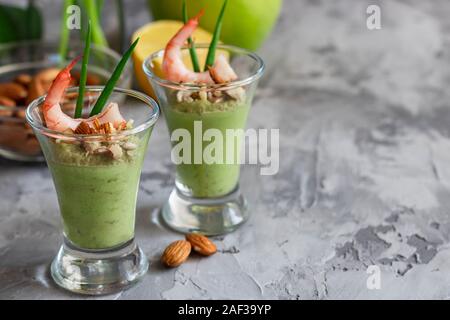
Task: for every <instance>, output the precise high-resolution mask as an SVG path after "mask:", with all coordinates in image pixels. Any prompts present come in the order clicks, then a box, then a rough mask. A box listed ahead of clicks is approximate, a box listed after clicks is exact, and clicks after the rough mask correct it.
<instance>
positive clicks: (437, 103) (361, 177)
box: [0, 0, 450, 299]
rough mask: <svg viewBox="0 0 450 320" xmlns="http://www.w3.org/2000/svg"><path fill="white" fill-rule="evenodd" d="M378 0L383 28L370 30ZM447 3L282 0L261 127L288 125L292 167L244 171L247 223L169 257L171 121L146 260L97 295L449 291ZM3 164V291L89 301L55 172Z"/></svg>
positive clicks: (155, 157) (142, 234)
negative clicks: (133, 277) (139, 275)
mask: <svg viewBox="0 0 450 320" xmlns="http://www.w3.org/2000/svg"><path fill="white" fill-rule="evenodd" d="M47 2H50V1H47ZM133 3H135V2H134V1H133ZM136 3H137V4H135V6H138V5H142V1H139V2H136ZM139 3H140V4H139ZM369 4H380V6H381V9H382V29H381V30H379V31H369V30H367V28H366V14H365V10H366V8H367V6H368V5H369ZM130 6H133V5H132V4H130ZM133 11H139V10H129V12H130V14H132V12H133ZM449 14H450V2H448V1H446V0H435V1H429V2H425V1H420V0H392V1H375V0H373V1H366V0H363V1H360V0H353V1H351V0H342V1H331V0H327V1H325V0H322V1H313V0H302V1H301V0H286V1H285V5H284V8H283V13H282V16H281V19H280V21H279V24H278V26H277V28H276V30H275V32H274V33H273V35H272V37H271V38H270V40H269V41H268V42H267V43H266V45H265V46H264V48H262V49H261V51H260V53H261V55H262V56H263V57H264V59H265V60H266V62H267V65H268V72H267V73H266V75H265V77H264V79H263V81H262V83H261V87H260V88H259V91H258V95H257V98H256V100H255V104H254V109H253V110H252V114H251V117H250V122H249V126H250V127H253V128H259V127H265V128H280V134H281V137H280V138H281V146H280V148H281V149H280V154H281V168H280V172H279V174H278V175H275V176H260V175H259V170H258V168H257V167H252V166H245V167H244V168H243V174H242V187H243V189H244V190H245V192H246V194H247V196H248V198H249V200H250V203H251V205H252V216H251V219H250V221H249V222H248V223H247V224H246V225H245V226H243V227H242V228H241V229H240V230H238V231H237V232H235V233H233V234H230V235H227V236H225V237H220V238H216V242H217V244H218V247H219V249H220V252H219V253H218V254H216V255H215V256H213V257H210V258H208V259H200V258H194V259H191V260H189V261H188V262H187V263H186V264H184V265H182V266H181V267H179V268H178V269H172V270H166V269H164V268H162V267H161V266H160V264H159V262H158V259H159V256H160V254H161V251H162V250H163V248H164V246H165V245H167V244H168V243H169V242H171V241H172V240H175V239H178V238H180V235H178V234H176V233H173V232H171V231H169V230H167V229H165V228H164V227H162V226H161V225H160V224H159V223H158V219H157V208H159V207H160V206H161V205H162V204H163V202H164V201H165V200H166V198H167V196H168V195H169V192H170V190H171V188H172V186H173V167H172V165H171V164H170V159H169V144H168V134H167V130H166V128H165V124H164V123H163V122H162V121H160V122H159V123H158V125H157V128H156V130H155V131H154V134H153V136H152V139H151V142H150V150H149V153H148V156H147V160H146V165H145V167H144V172H143V175H142V183H141V187H140V194H139V201H138V206H139V208H138V213H137V216H138V218H137V219H138V221H137V226H136V228H137V241H138V242H139V244H140V245H141V246H142V248H143V250H144V251H145V253H146V254H147V255H148V257H149V258H150V262H151V267H150V270H149V272H148V275H147V276H146V277H145V279H144V281H142V282H141V283H140V284H138V285H137V286H136V287H134V288H132V289H130V290H128V291H125V292H122V293H119V294H117V295H112V296H106V297H102V298H100V299H196V298H199V299H217V298H225V299H229V298H235V299H241V298H244V299H261V298H262V299H266V298H274V299H352V298H367V299H398V298H404V299H425V298H426V299H428V298H437V299H447V298H450V272H449V271H450V250H449V249H450V246H449V244H450V215H449V207H450V129H449V124H450V90H449V87H450V63H449V62H450V47H449V44H450V23H449V20H448V16H449ZM139 16H140V18H139V19H142V21H145V19H148V17H144V16H143V15H142V14H139ZM134 23H136V22H134ZM0 164H1V168H0V204H1V205H0V299H26V298H29V299H85V297H80V296H76V295H72V294H68V293H66V292H64V291H62V290H60V289H58V288H56V286H55V285H54V284H53V282H52V281H51V279H50V278H49V276H48V267H49V263H50V261H51V260H52V258H53V257H54V255H55V253H56V251H57V249H58V247H59V245H60V242H61V231H60V230H61V223H60V219H59V216H58V207H57V202H56V195H55V192H54V188H53V185H52V181H51V179H50V175H49V173H48V171H47V169H46V168H45V167H44V166H39V165H38V166H34V165H20V164H16V163H11V162H8V161H1V162H0ZM370 265H377V266H379V267H380V269H381V288H380V289H379V290H369V289H368V288H367V285H366V281H367V278H368V276H369V275H368V274H367V273H366V270H367V267H368V266H370Z"/></svg>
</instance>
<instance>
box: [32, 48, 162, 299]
mask: <svg viewBox="0 0 450 320" xmlns="http://www.w3.org/2000/svg"><path fill="white" fill-rule="evenodd" d="M136 43H137V42H136ZM136 43H134V44H133V45H132V46H131V47H130V49H129V50H128V51H127V52H126V53H125V54H124V56H123V58H122V60H121V61H120V62H119V64H118V66H117V67H116V69H115V70H114V72H113V73H112V75H111V78H110V80H109V81H108V82H107V84H106V85H105V86H104V87H86V86H85V84H84V81H83V77H85V76H86V73H87V72H86V67H87V62H88V57H89V52H88V51H89V50H85V53H84V56H83V65H82V70H81V80H80V88H68V86H69V85H70V82H71V69H72V68H73V67H74V66H75V65H76V64H77V63H78V61H79V60H80V58H76V59H74V60H73V61H72V62H71V63H70V64H69V65H68V66H67V67H66V68H64V69H63V70H62V71H61V72H60V73H59V74H58V76H57V77H56V79H55V81H54V82H53V84H52V86H51V88H50V90H49V91H48V94H47V95H46V96H43V97H40V98H38V99H36V100H35V101H33V102H32V103H31V104H30V106H29V107H28V109H27V121H28V123H29V124H30V125H31V127H32V128H33V131H34V132H35V134H36V136H37V138H38V140H39V143H40V145H41V148H42V150H43V153H44V155H45V158H46V161H47V165H48V167H49V170H50V172H51V174H52V178H53V182H54V185H55V189H56V193H57V198H58V203H59V210H60V213H61V217H62V222H63V223H62V224H63V228H64V244H63V245H62V247H61V248H60V250H59V252H58V255H57V256H56V258H55V259H54V261H53V263H52V265H51V275H52V277H53V279H54V280H55V282H56V283H57V284H58V285H59V286H61V287H63V288H65V289H67V290H70V291H73V292H77V293H82V294H107V293H113V292H118V291H121V290H123V289H125V288H127V287H129V286H131V285H133V284H135V283H136V282H137V281H139V280H140V279H141V278H142V277H143V276H144V275H145V274H146V272H147V270H148V260H147V258H146V256H145V254H144V253H143V252H142V250H141V249H140V248H139V247H138V246H137V244H136V242H135V240H134V234H135V217H136V202H137V195H138V189H139V180H140V175H141V169H142V165H143V162H144V158H145V155H146V153H147V146H148V142H149V139H150V135H151V132H152V129H153V126H154V124H155V122H156V120H157V118H158V115H159V107H158V105H157V103H156V102H155V101H154V100H153V99H151V98H150V97H148V96H146V95H144V94H142V93H140V92H137V91H133V90H128V89H121V88H116V87H115V83H116V82H117V80H118V79H119V78H120V74H121V72H122V70H123V67H124V65H125V63H126V61H127V60H128V58H129V56H130V54H131V52H132V50H133V48H134V46H135V44H136Z"/></svg>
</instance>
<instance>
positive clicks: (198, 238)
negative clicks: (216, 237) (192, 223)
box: [186, 233, 217, 256]
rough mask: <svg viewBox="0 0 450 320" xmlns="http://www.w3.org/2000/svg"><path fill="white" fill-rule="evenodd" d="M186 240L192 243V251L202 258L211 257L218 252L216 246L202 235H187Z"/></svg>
mask: <svg viewBox="0 0 450 320" xmlns="http://www.w3.org/2000/svg"><path fill="white" fill-rule="evenodd" d="M186 240H187V241H189V242H190V244H191V246H192V249H194V251H195V252H197V253H198V254H201V255H202V256H210V255H212V254H214V253H216V252H217V247H216V245H215V244H214V243H213V242H212V241H211V240H209V239H208V238H207V237H205V236H203V235H201V234H197V233H190V234H187V235H186Z"/></svg>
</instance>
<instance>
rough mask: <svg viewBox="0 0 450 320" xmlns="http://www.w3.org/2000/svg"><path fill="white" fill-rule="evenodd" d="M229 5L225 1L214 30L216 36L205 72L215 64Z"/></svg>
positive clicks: (211, 44)
mask: <svg viewBox="0 0 450 320" xmlns="http://www.w3.org/2000/svg"><path fill="white" fill-rule="evenodd" d="M227 3H228V0H225V1H224V2H223V5H222V9H221V10H220V13H219V17H218V19H217V22H216V26H215V28H214V34H213V37H212V40H211V43H210V45H209V49H208V55H207V56H206V63H205V71H207V70H208V69H209V68H210V67H212V65H213V64H214V60H215V57H216V48H217V44H218V43H219V39H220V32H221V31H222V21H223V16H224V14H225V9H226V7H227Z"/></svg>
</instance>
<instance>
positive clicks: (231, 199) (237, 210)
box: [162, 188, 249, 236]
mask: <svg viewBox="0 0 450 320" xmlns="http://www.w3.org/2000/svg"><path fill="white" fill-rule="evenodd" d="M248 217H249V212H248V206H247V201H246V199H245V198H244V196H243V195H242V194H241V193H240V191H239V188H238V189H236V190H235V191H234V192H232V193H230V194H228V195H226V196H223V197H220V198H193V197H188V196H185V195H183V194H182V193H181V192H180V191H179V190H178V189H177V188H174V190H173V191H172V193H171V194H170V197H169V200H168V201H167V202H166V204H165V205H164V207H163V209H162V218H163V220H164V222H165V223H166V224H167V225H168V226H169V227H170V228H172V229H174V230H176V231H179V232H182V233H191V232H195V233H201V234H204V235H207V236H216V235H221V234H225V233H229V232H232V231H234V230H236V229H237V228H238V227H239V226H240V225H242V224H243V223H244V222H245V221H247V219H248Z"/></svg>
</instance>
